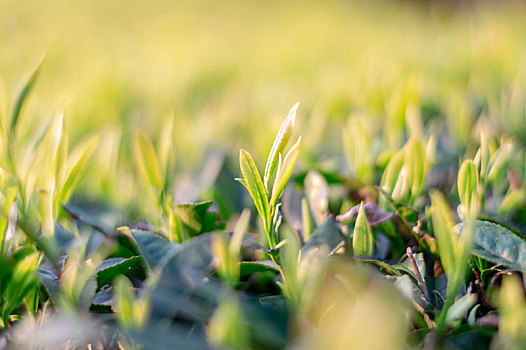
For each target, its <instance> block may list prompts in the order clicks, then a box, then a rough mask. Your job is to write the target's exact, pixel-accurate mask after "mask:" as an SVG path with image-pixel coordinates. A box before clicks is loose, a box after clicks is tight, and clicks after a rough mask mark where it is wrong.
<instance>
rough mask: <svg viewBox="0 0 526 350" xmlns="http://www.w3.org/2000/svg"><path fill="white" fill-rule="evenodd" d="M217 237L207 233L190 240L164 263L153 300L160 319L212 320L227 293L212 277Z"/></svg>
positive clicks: (154, 310)
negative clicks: (224, 294) (213, 313)
mask: <svg viewBox="0 0 526 350" xmlns="http://www.w3.org/2000/svg"><path fill="white" fill-rule="evenodd" d="M216 237H217V234H214V233H205V234H202V235H200V236H197V237H193V238H190V239H188V240H186V241H185V242H184V243H182V244H181V245H180V248H179V249H176V250H174V251H173V252H172V253H171V254H170V255H169V256H167V258H166V259H165V260H164V262H163V264H162V271H161V275H160V277H159V282H158V283H157V285H156V287H155V289H154V290H153V292H152V299H151V302H152V313H154V314H155V315H156V316H157V317H171V316H174V315H176V314H177V315H178V317H181V318H183V319H187V320H190V321H192V322H199V323H202V322H206V320H208V319H209V317H210V316H211V314H212V312H213V309H214V308H215V306H216V305H217V302H218V298H219V297H220V295H221V293H222V289H223V288H222V286H221V285H220V284H219V283H218V282H217V281H216V280H215V279H213V278H210V277H209V276H210V275H211V274H212V272H213V271H214V270H215V269H216V265H215V263H216V261H215V259H214V257H213V254H212V250H211V244H212V241H213V240H214V239H215V238H216Z"/></svg>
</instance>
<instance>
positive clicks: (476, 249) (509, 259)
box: [458, 220, 526, 271]
mask: <svg viewBox="0 0 526 350" xmlns="http://www.w3.org/2000/svg"><path fill="white" fill-rule="evenodd" d="M458 227H459V229H460V230H462V229H463V224H460V225H459V226H458ZM471 252H472V254H473V255H476V256H478V257H481V258H483V259H485V260H488V261H490V262H492V263H494V264H502V265H504V266H506V267H509V268H512V269H515V270H519V271H524V270H526V241H525V240H524V239H522V238H521V237H519V236H517V235H516V234H515V233H513V232H512V231H510V230H508V229H507V228H505V227H504V226H500V225H497V224H495V223H491V222H488V221H481V220H477V222H476V225H475V237H474V242H473V248H472V251H471Z"/></svg>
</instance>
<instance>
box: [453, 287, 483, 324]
mask: <svg viewBox="0 0 526 350" xmlns="http://www.w3.org/2000/svg"><path fill="white" fill-rule="evenodd" d="M477 299H478V297H477V294H466V295H464V296H463V297H462V298H460V299H458V300H457V301H456V302H455V303H454V304H453V305H451V307H450V308H449V310H448V311H447V316H446V323H447V324H450V323H453V322H456V321H459V320H461V319H462V318H463V317H464V315H465V314H466V313H467V312H468V310H469V309H471V308H472V307H473V305H475V303H476V302H477Z"/></svg>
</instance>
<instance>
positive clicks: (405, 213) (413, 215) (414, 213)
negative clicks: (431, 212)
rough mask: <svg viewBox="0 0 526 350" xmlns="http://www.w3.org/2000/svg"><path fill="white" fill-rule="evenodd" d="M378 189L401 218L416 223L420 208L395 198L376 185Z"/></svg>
mask: <svg viewBox="0 0 526 350" xmlns="http://www.w3.org/2000/svg"><path fill="white" fill-rule="evenodd" d="M376 189H377V190H378V192H380V195H382V197H384V198H385V199H386V200H387V202H388V203H389V204H390V205H391V207H392V208H393V210H395V211H396V212H397V214H398V215H399V216H400V217H401V218H403V219H405V220H407V222H408V223H416V222H417V221H418V210H416V209H413V208H411V207H409V206H407V205H405V204H402V203H400V202H398V201H396V200H394V199H393V197H391V196H390V195H389V194H387V192H385V191H384V190H383V189H382V188H380V187H378V186H376Z"/></svg>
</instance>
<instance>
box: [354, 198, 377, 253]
mask: <svg viewBox="0 0 526 350" xmlns="http://www.w3.org/2000/svg"><path fill="white" fill-rule="evenodd" d="M373 243H374V237H373V233H372V231H371V227H370V226H369V223H368V222H367V217H366V215H365V209H364V207H363V203H361V204H360V209H359V211H358V217H357V218H356V223H355V225H354V233H353V239H352V248H353V253H354V255H368V256H371V255H373V249H374V246H373Z"/></svg>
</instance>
